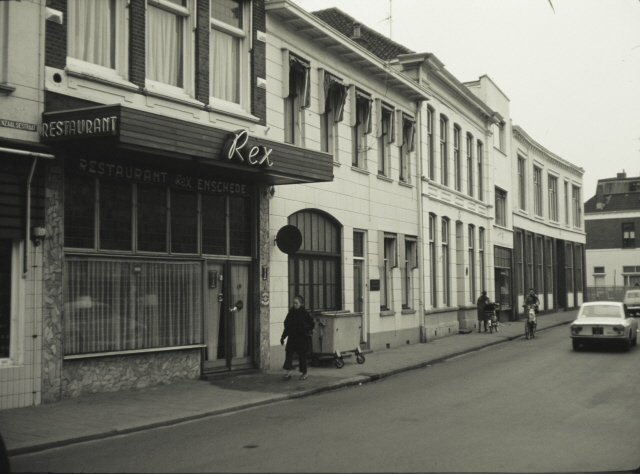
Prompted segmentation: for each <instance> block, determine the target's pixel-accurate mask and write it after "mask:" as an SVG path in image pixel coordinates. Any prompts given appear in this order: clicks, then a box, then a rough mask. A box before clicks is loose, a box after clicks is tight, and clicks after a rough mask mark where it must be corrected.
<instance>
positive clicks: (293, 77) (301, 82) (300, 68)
mask: <svg viewBox="0 0 640 474" xmlns="http://www.w3.org/2000/svg"><path fill="white" fill-rule="evenodd" d="M285 61H288V62H287V63H285V74H284V79H285V85H284V88H285V94H286V95H285V99H284V141H285V142H286V143H293V144H294V145H300V146H302V145H303V140H304V114H303V113H302V110H303V109H304V108H306V107H309V104H310V103H311V92H310V91H311V89H310V74H309V71H310V69H311V66H310V64H309V62H308V61H305V60H304V59H302V58H299V57H298V56H295V55H294V54H291V53H289V55H288V58H285Z"/></svg>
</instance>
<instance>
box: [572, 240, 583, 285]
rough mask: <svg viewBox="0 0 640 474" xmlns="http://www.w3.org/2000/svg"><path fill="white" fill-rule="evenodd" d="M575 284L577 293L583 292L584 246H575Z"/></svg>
mask: <svg viewBox="0 0 640 474" xmlns="http://www.w3.org/2000/svg"><path fill="white" fill-rule="evenodd" d="M574 251H575V259H574V262H575V265H574V267H575V272H574V273H575V278H574V279H575V282H576V285H575V287H576V291H582V245H580V244H575V246H574Z"/></svg>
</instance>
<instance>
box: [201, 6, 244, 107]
mask: <svg viewBox="0 0 640 474" xmlns="http://www.w3.org/2000/svg"><path fill="white" fill-rule="evenodd" d="M213 2H215V0H209V34H211V31H212V30H214V29H215V30H218V31H221V32H222V33H225V34H227V35H230V36H233V37H234V38H238V39H240V46H239V48H238V56H239V58H238V60H239V62H240V64H239V66H238V80H239V84H238V95H239V100H238V102H237V103H236V102H231V101H227V100H224V99H221V98H218V97H215V96H214V95H213V91H212V84H211V83H212V81H213V80H214V73H213V63H214V61H213V55H212V52H211V47H209V52H208V54H209V87H208V89H209V106H210V107H212V108H216V109H223V110H224V109H228V110H229V111H232V112H233V111H235V112H244V113H251V89H250V87H251V74H250V49H251V45H250V37H251V28H252V20H253V18H252V16H251V10H252V3H251V0H240V4H241V8H242V27H241V28H238V27H235V26H232V25H229V24H228V23H225V22H223V21H221V20H218V19H216V18H213V16H212V15H211V4H212V3H213Z"/></svg>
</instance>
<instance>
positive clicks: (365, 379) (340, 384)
mask: <svg viewBox="0 0 640 474" xmlns="http://www.w3.org/2000/svg"><path fill="white" fill-rule="evenodd" d="M570 322H571V321H565V322H561V323H557V324H553V325H550V326H547V327H545V328H541V329H539V330H538V331H544V330H546V329H551V328H554V327H558V326H563V325H567V324H569V323H570ZM523 337H524V334H520V335H518V336H507V337H505V338H504V339H501V340H498V341H494V342H490V343H487V344H483V345H481V346H478V347H474V348H472V349H466V350H464V351H459V352H455V353H452V354H448V355H446V356H442V357H438V358H437V359H430V360H427V361H424V362H420V363H418V364H412V365H408V366H406V367H401V368H398V369H393V370H389V371H386V372H381V373H378V374H371V375H358V376H355V377H350V378H348V379H342V380H338V381H335V382H332V383H329V384H327V385H325V386H323V387H316V388H311V389H308V390H302V391H300V392H297V393H292V394H287V395H273V396H271V397H269V398H266V399H265V400H260V401H257V402H249V403H244V404H242V405H238V406H235V407H228V408H222V409H219V410H212V411H208V412H205V413H198V414H196V415H191V416H186V417H180V418H175V419H172V420H164V421H158V422H153V423H148V424H144V425H140V426H134V427H130V428H122V429H115V430H110V431H106V432H102V433H95V434H89V435H85V436H78V437H75V438H68V439H61V440H58V441H50V442H46V443H42V444H37V445H33V446H24V447H22V448H14V449H8V450H7V455H8V456H20V455H24V454H32V453H37V452H40V451H46V450H48V449H53V448H61V447H65V446H70V445H72V444H78V443H84V442H87V441H95V440H99V439H105V438H112V437H114V436H120V435H125V434H131V433H137V432H141V431H147V430H152V429H155V428H162V427H166V426H172V425H177V424H179V423H185V422H189V421H195V420H200V419H203V418H209V417H212V416H218V415H224V414H228V413H233V412H237V411H241V410H246V409H250V408H256V407H259V406H263V405H271V404H273V403H278V402H282V401H286V400H293V399H297V398H304V397H308V396H311V395H317V394H320V393H324V392H331V391H334V390H338V389H341V388H346V387H352V386H354V385H362V384H366V383H372V382H375V381H377V380H382V379H385V378H388V377H391V376H393V375H397V374H401V373H403V372H409V371H411V370H417V369H423V368H425V367H428V366H431V365H435V364H440V363H443V362H445V361H447V360H449V359H453V358H454V357H460V356H461V355H465V354H469V353H471V352H477V351H480V350H482V349H486V348H487V347H492V346H496V345H498V344H503V343H505V342H510V341H514V340H516V339H521V338H523Z"/></svg>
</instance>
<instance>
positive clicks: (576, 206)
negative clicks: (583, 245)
mask: <svg viewBox="0 0 640 474" xmlns="http://www.w3.org/2000/svg"><path fill="white" fill-rule="evenodd" d="M572 194H573V226H574V227H580V226H581V225H582V201H581V199H580V188H579V187H578V186H573V193H572Z"/></svg>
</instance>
